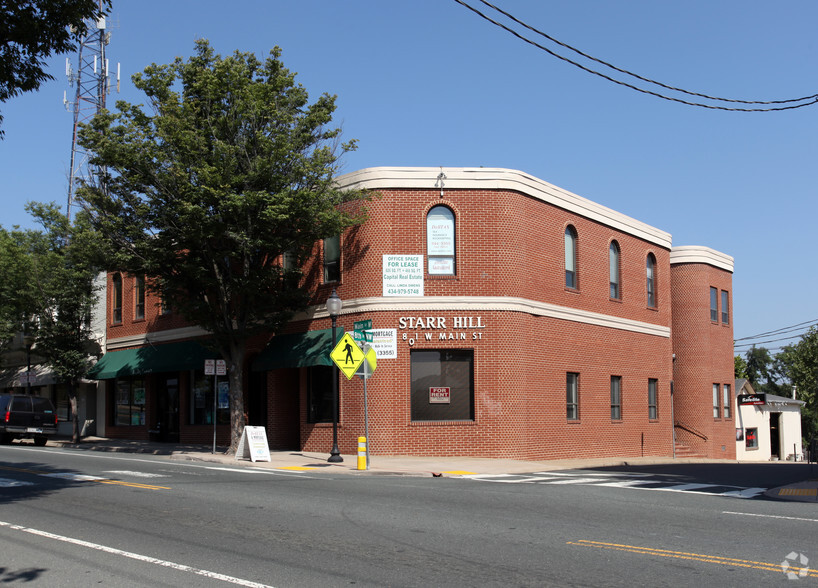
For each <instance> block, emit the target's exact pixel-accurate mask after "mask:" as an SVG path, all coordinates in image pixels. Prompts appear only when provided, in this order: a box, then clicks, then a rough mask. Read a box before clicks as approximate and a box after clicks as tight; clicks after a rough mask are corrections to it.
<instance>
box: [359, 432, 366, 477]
mask: <svg viewBox="0 0 818 588" xmlns="http://www.w3.org/2000/svg"><path fill="white" fill-rule="evenodd" d="M358 469H359V470H365V469H366V437H358Z"/></svg>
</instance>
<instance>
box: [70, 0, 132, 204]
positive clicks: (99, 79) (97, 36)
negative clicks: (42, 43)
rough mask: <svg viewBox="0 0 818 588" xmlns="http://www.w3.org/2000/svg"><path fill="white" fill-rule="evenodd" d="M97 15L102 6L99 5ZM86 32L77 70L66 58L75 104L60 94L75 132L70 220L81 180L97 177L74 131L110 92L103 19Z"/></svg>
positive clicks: (91, 23) (89, 23)
mask: <svg viewBox="0 0 818 588" xmlns="http://www.w3.org/2000/svg"><path fill="white" fill-rule="evenodd" d="M100 12H102V3H101V2H100ZM86 25H87V31H86V33H85V36H84V37H83V38H82V39H81V41H80V45H79V52H78V55H77V69H76V71H75V70H74V69H73V68H72V67H71V61H70V59H69V58H67V57H66V59H65V75H66V76H68V82H69V84H70V85H71V86H72V87H73V86H74V85H76V89H77V91H76V94H75V95H74V101H73V102H69V101H68V93H67V92H65V93H64V94H63V103H64V104H65V108H66V110H69V111H71V110H73V112H74V132H73V133H72V137H71V172H70V176H69V178H68V206H67V208H66V216H67V217H68V218H69V220H70V218H71V206H72V204H73V201H74V193H75V191H76V189H77V187H78V186H79V183H80V180H85V181H89V180H91V178H92V177H93V176H95V175H96V174H97V171H98V170H96V169H95V168H94V166H92V165H90V163H89V161H88V154H87V153H86V152H85V151H84V150H83V149H82V147H80V146H79V145H78V144H77V132H78V131H79V125H80V123H82V122H85V121H88V120H90V119H91V118H93V116H94V115H95V114H97V113H98V112H100V111H101V110H102V109H103V108H105V98H106V96H107V95H108V94H109V93H110V92H111V78H110V75H109V71H108V57H107V56H106V55H105V47H106V46H107V45H108V43H110V41H111V33H110V32H107V30H106V27H105V17H104V16H102V17H100V18H99V20H88V21H86ZM116 91H117V92H119V64H117V66H116Z"/></svg>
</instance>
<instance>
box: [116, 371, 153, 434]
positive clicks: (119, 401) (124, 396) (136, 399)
mask: <svg viewBox="0 0 818 588" xmlns="http://www.w3.org/2000/svg"><path fill="white" fill-rule="evenodd" d="M114 394H116V402H115V407H114V408H115V410H116V414H115V415H114V423H115V424H116V426H118V427H130V426H140V425H144V424H145V380H144V379H143V378H131V379H127V380H117V381H116V387H115V389H114Z"/></svg>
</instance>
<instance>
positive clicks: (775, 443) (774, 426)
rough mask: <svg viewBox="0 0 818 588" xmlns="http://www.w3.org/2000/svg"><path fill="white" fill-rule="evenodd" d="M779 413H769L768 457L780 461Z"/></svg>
mask: <svg viewBox="0 0 818 588" xmlns="http://www.w3.org/2000/svg"><path fill="white" fill-rule="evenodd" d="M780 427H781V413H780V412H773V413H770V457H777V458H778V459H781V429H780Z"/></svg>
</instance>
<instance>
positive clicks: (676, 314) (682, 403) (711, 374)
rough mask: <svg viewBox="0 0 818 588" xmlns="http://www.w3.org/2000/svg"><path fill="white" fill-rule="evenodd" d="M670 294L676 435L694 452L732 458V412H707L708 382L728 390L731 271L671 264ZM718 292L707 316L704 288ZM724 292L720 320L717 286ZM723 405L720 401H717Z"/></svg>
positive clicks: (709, 408) (731, 376) (710, 394)
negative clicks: (726, 312)
mask: <svg viewBox="0 0 818 588" xmlns="http://www.w3.org/2000/svg"><path fill="white" fill-rule="evenodd" d="M671 282H672V283H671V289H672V293H673V352H674V353H675V354H676V359H675V362H674V366H673V373H674V377H673V380H674V410H675V421H676V423H677V427H676V438H677V440H678V441H679V442H681V443H683V444H685V445H688V446H690V447H691V448H692V449H693V451H694V452H695V453H697V454H699V455H704V456H706V457H712V458H729V459H734V458H735V456H736V439H735V419H734V417H735V415H734V414H731V415H730V417H729V418H724V415H723V413H722V414H721V416H720V418H714V416H713V384H719V388H720V392H721V390H723V387H724V385H725V384H728V385H729V386H730V388H731V391H732V392H733V393H735V390H732V388H733V385H734V381H735V377H734V365H733V316H732V303H733V298H732V292H733V280H732V274H731V273H730V272H728V271H726V270H723V269H719V268H716V267H713V266H712V265H708V264H704V263H681V264H674V265H673V266H672V267H671ZM711 286H714V287H716V288H717V289H718V291H719V316H718V320H717V321H715V322H714V321H711V320H710V287H711ZM722 290H725V291H727V292H729V293H730V295H729V299H730V317H729V319H730V323H729V324H723V323H722V321H721V291H722ZM722 404H723V402H722Z"/></svg>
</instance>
